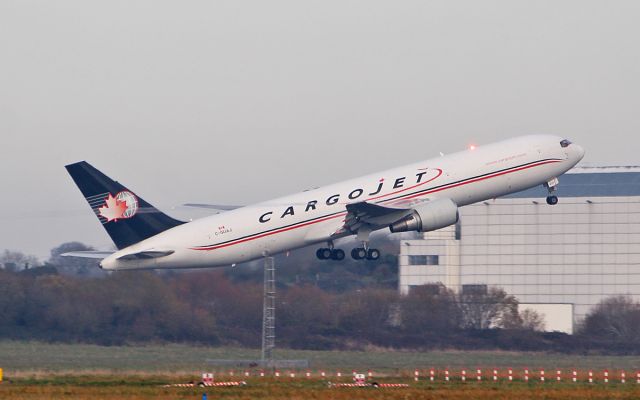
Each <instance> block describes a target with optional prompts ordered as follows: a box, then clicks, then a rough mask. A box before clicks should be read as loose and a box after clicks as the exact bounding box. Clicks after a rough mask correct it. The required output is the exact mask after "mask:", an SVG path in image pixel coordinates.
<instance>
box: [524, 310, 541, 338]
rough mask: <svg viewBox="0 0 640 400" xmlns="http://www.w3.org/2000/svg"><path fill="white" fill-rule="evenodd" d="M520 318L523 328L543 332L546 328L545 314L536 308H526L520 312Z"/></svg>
mask: <svg viewBox="0 0 640 400" xmlns="http://www.w3.org/2000/svg"><path fill="white" fill-rule="evenodd" d="M520 319H521V320H522V325H521V327H522V329H525V330H530V331H536V332H542V331H544V329H545V326H546V324H545V322H544V314H540V313H538V312H537V311H535V310H532V309H530V308H525V309H524V310H523V311H522V312H521V313H520Z"/></svg>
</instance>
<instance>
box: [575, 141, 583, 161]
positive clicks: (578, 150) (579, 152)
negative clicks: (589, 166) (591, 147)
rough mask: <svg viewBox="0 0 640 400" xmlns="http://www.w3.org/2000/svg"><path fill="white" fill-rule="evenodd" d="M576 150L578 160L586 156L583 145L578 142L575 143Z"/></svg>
mask: <svg viewBox="0 0 640 400" xmlns="http://www.w3.org/2000/svg"><path fill="white" fill-rule="evenodd" d="M574 146H575V147H574V151H575V153H576V157H577V160H576V162H577V161H580V160H582V157H584V148H583V147H582V146H579V145H577V144H574Z"/></svg>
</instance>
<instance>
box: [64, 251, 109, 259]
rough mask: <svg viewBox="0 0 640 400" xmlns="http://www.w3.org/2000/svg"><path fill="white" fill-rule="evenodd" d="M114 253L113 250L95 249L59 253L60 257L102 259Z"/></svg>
mask: <svg viewBox="0 0 640 400" xmlns="http://www.w3.org/2000/svg"><path fill="white" fill-rule="evenodd" d="M113 253H115V251H96V250H88V251H70V252H68V253H63V254H60V255H61V256H62V257H80V258H97V259H100V260H102V259H104V258H107V257H109V256H110V255H112V254H113Z"/></svg>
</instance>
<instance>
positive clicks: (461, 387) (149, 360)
mask: <svg viewBox="0 0 640 400" xmlns="http://www.w3.org/2000/svg"><path fill="white" fill-rule="evenodd" d="M258 356H259V352H258V351H257V350H247V349H239V348H208V347H196V346H186V345H153V346H113V347H103V346H93V345H61V344H45V343H38V342H10V341H5V342H0V368H3V369H4V374H5V382H4V383H3V384H2V385H0V399H59V398H60V399H107V400H109V399H130V400H134V399H136V400H138V399H201V398H202V393H204V392H206V393H208V395H209V399H214V398H216V399H217V398H228V399H253V398H264V399H305V400H308V399H357V398H367V399H378V398H379V399H383V398H384V399H408V398H409V399H416V398H420V399H442V398H450V399H469V398H473V399H513V398H518V399H543V398H544V399H583V398H590V399H637V398H640V385H638V384H636V383H635V372H636V371H637V370H640V360H639V359H638V358H637V357H603V356H566V355H561V354H543V353H510V352H454V351H451V352H444V351H437V352H413V351H407V352H402V351H384V350H381V349H372V350H371V351H367V352H338V351H336V352H320V351H293V350H279V351H278V352H277V357H278V358H282V359H308V360H309V361H310V362H311V370H312V371H314V375H315V377H313V378H310V379H309V378H300V377H298V378H295V379H292V378H289V377H288V376H287V377H285V376H283V377H281V378H259V377H250V378H248V379H247V378H244V377H242V378H239V377H238V374H239V371H236V377H235V378H232V377H229V376H228V371H225V373H222V372H223V371H218V379H219V380H239V379H243V380H246V381H247V383H248V385H247V386H245V387H240V388H203V389H198V388H165V387H163V385H165V384H171V383H183V382H188V381H191V380H197V379H198V378H199V375H200V373H201V372H203V371H211V372H213V371H215V368H212V367H211V366H210V365H208V364H207V362H206V360H207V359H256V358H258ZM430 367H435V368H438V369H442V368H444V367H448V368H450V369H451V372H452V381H451V382H448V383H445V382H443V379H442V375H440V376H439V377H438V380H437V382H435V383H430V382H428V381H427V380H425V379H423V380H421V381H420V382H417V383H416V382H414V381H413V380H412V379H411V377H412V372H413V370H414V369H415V368H419V369H421V371H422V374H423V375H422V377H423V378H426V372H427V370H428V369H429V368H430ZM477 367H480V368H483V369H484V370H485V380H483V381H482V382H480V383H479V382H476V381H475V380H474V379H470V380H469V381H467V382H466V383H462V382H460V380H459V370H460V368H466V369H468V370H469V374H470V378H472V377H473V376H474V375H473V372H472V371H471V370H472V369H475V368H477ZM494 367H495V368H498V369H500V370H501V375H502V378H501V380H500V381H499V382H497V383H495V382H492V381H490V380H489V379H488V378H489V374H490V371H489V370H490V369H492V368H494ZM506 367H513V368H514V369H516V376H518V375H520V376H521V370H522V369H523V368H524V367H528V368H530V369H531V370H532V380H531V381H530V382H529V383H524V382H521V381H519V380H518V381H517V382H513V383H508V382H507V381H506V379H504V370H505V369H506ZM540 368H544V369H546V370H547V371H548V372H547V374H548V375H547V377H548V378H547V382H546V383H541V382H540V381H539V380H538V379H536V376H537V370H538V369H540ZM555 368H561V369H563V370H564V373H565V375H564V379H565V381H563V382H561V383H557V382H553V378H554V376H553V374H554V370H555ZM570 368H577V369H579V370H581V380H584V378H585V371H586V370H588V369H594V370H595V371H596V373H597V374H598V376H597V379H596V380H597V383H595V384H588V383H584V382H580V383H571V382H569V381H568V379H567V378H568V373H569V369H570ZM352 369H355V370H359V371H362V372H364V371H366V370H367V369H371V370H372V371H374V374H375V375H376V376H377V378H376V380H378V381H385V380H386V381H388V382H403V383H409V384H411V387H410V388H408V389H373V388H364V389H363V388H357V389H349V388H329V387H328V386H327V380H332V381H336V378H335V377H331V378H327V379H321V378H320V377H319V376H317V371H319V370H325V371H327V372H328V373H329V374H331V375H335V372H336V371H338V370H340V371H343V373H345V375H346V376H345V377H343V378H342V380H343V381H345V382H347V381H349V379H350V377H349V375H350V371H351V370H352ZM603 369H609V370H610V371H612V372H613V371H616V373H614V374H612V383H609V384H604V383H602V381H601V375H600V372H601V371H602V370H603ZM620 369H624V370H626V371H627V379H628V382H627V383H626V384H624V385H623V384H620V383H615V382H617V380H618V375H617V371H618V370H620ZM255 372H256V371H253V374H254V375H255ZM441 372H442V371H440V374H441ZM298 376H300V375H298ZM381 376H384V377H383V378H380V377H381ZM518 379H519V378H518Z"/></svg>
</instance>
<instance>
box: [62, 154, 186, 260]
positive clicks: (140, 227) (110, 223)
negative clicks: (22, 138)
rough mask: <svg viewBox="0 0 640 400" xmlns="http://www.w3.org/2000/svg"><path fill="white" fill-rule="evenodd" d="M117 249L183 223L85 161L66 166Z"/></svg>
mask: <svg viewBox="0 0 640 400" xmlns="http://www.w3.org/2000/svg"><path fill="white" fill-rule="evenodd" d="M65 168H66V169H67V171H68V172H69V174H70V175H71V178H73V180H74V182H75V183H76V185H78V188H79V189H80V191H81V192H82V194H83V195H84V197H85V199H87V202H88V203H89V206H90V207H91V209H92V210H93V211H94V212H95V213H96V216H97V217H98V219H99V220H100V223H101V224H102V226H103V227H104V229H106V230H107V233H108V234H109V236H111V239H112V240H113V242H114V243H115V244H116V247H117V248H118V249H122V248H125V247H127V246H131V245H132V244H135V243H138V242H139V241H141V240H144V239H147V238H150V237H151V236H155V235H157V234H158V233H160V232H164V231H166V230H167V229H170V228H173V227H174V226H178V225H181V224H183V223H184V222H182V221H178V220H177V219H173V218H171V217H169V216H168V215H166V214H164V213H162V212H160V211H159V210H157V209H156V208H155V207H153V206H152V205H151V204H149V203H147V202H146V201H144V200H143V199H142V198H141V197H139V196H138V195H136V194H135V193H133V192H132V191H130V190H129V189H127V188H126V187H124V186H122V185H121V184H119V183H118V182H116V181H114V180H112V179H111V178H109V177H108V176H106V175H105V174H103V173H102V172H100V171H98V170H97V169H95V168H94V167H92V166H91V165H90V164H89V163H87V162H86V161H81V162H78V163H75V164H70V165H67V166H66V167H65Z"/></svg>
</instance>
